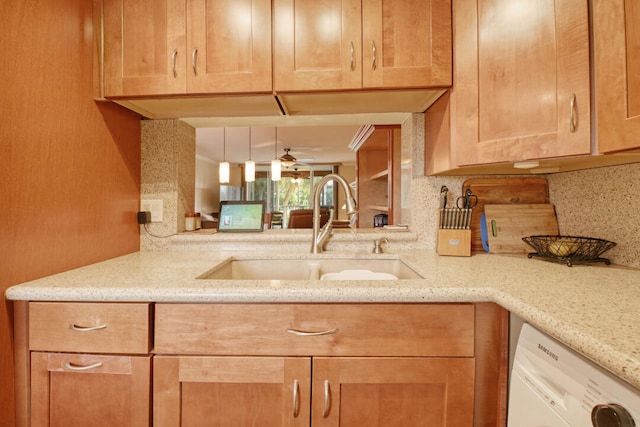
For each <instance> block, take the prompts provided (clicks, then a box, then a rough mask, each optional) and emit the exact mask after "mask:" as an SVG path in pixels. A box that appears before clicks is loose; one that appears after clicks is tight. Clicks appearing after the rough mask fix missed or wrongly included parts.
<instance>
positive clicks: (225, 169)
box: [218, 128, 229, 184]
mask: <svg viewBox="0 0 640 427" xmlns="http://www.w3.org/2000/svg"><path fill="white" fill-rule="evenodd" d="M222 147H223V148H222V159H223V161H222V162H220V169H219V171H218V172H219V177H220V184H228V183H229V162H227V128H222Z"/></svg>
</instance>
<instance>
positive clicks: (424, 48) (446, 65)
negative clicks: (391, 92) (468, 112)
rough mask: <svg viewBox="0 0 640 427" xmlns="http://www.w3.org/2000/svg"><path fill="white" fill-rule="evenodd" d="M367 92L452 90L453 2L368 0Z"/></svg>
mask: <svg viewBox="0 0 640 427" xmlns="http://www.w3.org/2000/svg"><path fill="white" fill-rule="evenodd" d="M362 14H363V25H362V29H363V35H362V52H363V55H362V56H363V59H362V76H363V77H362V79H363V87H365V88H388V87H396V88H400V87H428V86H451V57H452V53H451V52H452V51H451V0H410V1H407V0H376V1H366V2H363V7H362Z"/></svg>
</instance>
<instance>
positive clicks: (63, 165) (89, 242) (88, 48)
mask: <svg viewBox="0 0 640 427" xmlns="http://www.w3.org/2000/svg"><path fill="white" fill-rule="evenodd" d="M92 20H93V10H92V2H91V1H86V0H65V1H45V0H26V1H21V2H2V4H0V26H1V27H2V28H3V36H2V37H3V42H4V44H5V47H4V54H5V55H6V58H11V59H10V60H7V61H6V63H5V64H4V65H3V66H2V67H0V78H1V79H2V82H3V84H2V86H1V89H0V96H1V97H2V100H3V102H2V103H0V114H1V115H2V117H3V125H2V126H0V141H1V142H0V147H1V150H2V156H0V170H2V185H1V186H0V205H1V206H2V213H1V214H0V217H1V219H2V224H3V226H2V228H1V231H0V260H2V261H0V264H1V266H2V268H1V271H2V273H0V292H4V290H5V289H6V288H7V287H8V286H11V285H14V284H17V283H21V282H24V281H27V280H31V279H35V278H38V277H43V276H47V275H51V274H54V273H58V272H61V271H65V270H69V269H72V268H75V267H79V266H82V265H87V264H91V263H94V262H97V261H102V260H105V259H108V258H113V257H116V256H119V255H123V254H126V253H131V252H135V251H137V250H138V249H139V245H140V243H139V226H138V225H137V223H136V221H135V212H136V211H137V210H138V209H139V199H140V119H139V116H138V115H136V114H134V113H131V112H129V111H126V110H124V109H123V108H121V107H118V106H116V105H111V104H103V103H96V102H95V101H94V100H93V96H94V82H93V76H94V70H93V48H94V43H93V34H94V33H93V30H94V29H93V27H92V24H91V23H92ZM26 28H28V31H27V30H25V29H26ZM6 310H7V309H6V305H5V304H3V305H2V309H1V313H0V349H2V350H1V351H0V382H1V383H2V384H4V385H5V386H3V387H2V388H0V418H1V419H2V420H3V422H5V421H6V422H8V423H9V425H12V424H13V421H14V402H13V386H12V384H13V362H12V360H13V354H12V348H13V345H12V341H11V333H10V330H9V325H10V321H9V316H8V314H7V311H6Z"/></svg>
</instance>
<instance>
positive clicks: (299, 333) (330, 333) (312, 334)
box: [286, 328, 340, 337]
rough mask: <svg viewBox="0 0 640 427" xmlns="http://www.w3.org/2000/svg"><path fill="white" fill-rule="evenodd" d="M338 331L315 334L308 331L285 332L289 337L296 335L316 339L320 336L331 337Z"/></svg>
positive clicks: (328, 330) (334, 329) (329, 330)
mask: <svg viewBox="0 0 640 427" xmlns="http://www.w3.org/2000/svg"><path fill="white" fill-rule="evenodd" d="M339 331H340V329H338V328H333V329H327V330H326V331H317V332H309V331H300V330H298V329H287V330H286V332H287V333H288V334H291V335H297V336H299V337H317V336H321V335H333V334H337V333H338V332H339Z"/></svg>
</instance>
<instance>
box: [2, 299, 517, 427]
mask: <svg viewBox="0 0 640 427" xmlns="http://www.w3.org/2000/svg"><path fill="white" fill-rule="evenodd" d="M14 314H15V319H16V321H15V325H16V326H15V342H16V344H15V348H16V350H15V352H16V359H15V360H16V362H17V363H16V372H17V374H16V390H17V393H16V402H17V404H16V406H17V407H18V411H17V417H16V418H17V423H16V425H17V426H18V427H22V426H34V427H39V426H49V427H56V426H64V427H75V426H78V427H87V426H88V427H103V426H104V427H107V426H109V427H111V426H118V427H143V426H146V427H149V426H151V425H153V426H156V427H167V426H170V427H178V426H180V427H200V426H208V427H216V426H220V427H222V426H225V427H227V426H233V427H271V426H273V427H280V426H286V427H298V426H310V425H312V426H314V427H318V426H320V427H324V426H326V427H329V426H331V427H338V426H340V427H345V426H346V427H360V426H376V425H377V426H385V427H396V426H397V427H405V426H411V427H416V426H429V427H439V426H447V427H489V426H495V427H504V426H505V418H506V417H505V414H506V398H505V396H506V394H505V391H506V372H507V327H508V316H507V312H506V311H505V310H504V309H502V308H500V307H499V306H497V305H496V304H492V303H475V304H470V303H450V304H447V303H440V304H408V303H403V304H321V303H313V304H213V303H212V304H171V303H157V304H139V303H136V304H94V303H91V304H86V303H46V304H45V303H25V302H19V303H17V304H16V305H15V313H14ZM47 319H49V322H47ZM127 325H130V326H131V328H128V327H126V326H127ZM52 337H59V338H55V339H54V338H52ZM132 337H136V338H135V339H133V338H132ZM150 343H152V344H153V346H152V347H151V346H150ZM104 348H106V349H108V350H107V351H102V352H101V351H98V349H104Z"/></svg>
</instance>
